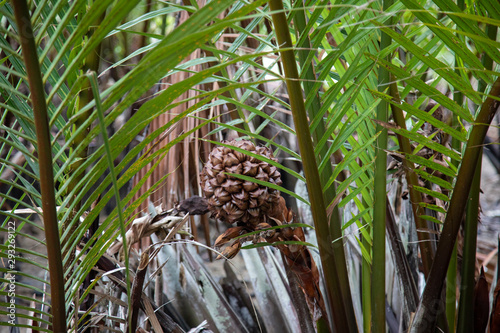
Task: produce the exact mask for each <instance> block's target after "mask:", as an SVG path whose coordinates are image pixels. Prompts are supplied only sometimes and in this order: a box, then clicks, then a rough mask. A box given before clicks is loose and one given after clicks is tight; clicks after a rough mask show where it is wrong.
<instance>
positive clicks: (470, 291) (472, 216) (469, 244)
mask: <svg viewBox="0 0 500 333" xmlns="http://www.w3.org/2000/svg"><path fill="white" fill-rule="evenodd" d="M481 164H482V163H481V158H479V159H478V160H477V167H476V170H477V172H476V173H475V174H474V180H473V182H472V188H471V193H470V197H469V201H468V203H467V212H466V218H465V227H464V249H463V261H462V275H461V276H462V281H461V283H460V287H461V288H460V290H461V292H460V300H459V303H458V304H459V306H458V323H457V333H467V332H473V331H474V308H473V307H474V302H473V299H474V285H475V271H476V246H477V224H478V221H479V193H480V190H479V187H480V184H481V172H480V171H481Z"/></svg>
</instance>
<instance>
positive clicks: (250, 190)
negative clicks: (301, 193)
mask: <svg viewBox="0 0 500 333" xmlns="http://www.w3.org/2000/svg"><path fill="white" fill-rule="evenodd" d="M223 143H224V144H226V145H229V146H233V147H237V148H240V149H242V150H246V151H248V152H252V153H254V154H257V155H260V156H263V157H266V158H268V159H270V160H273V161H277V159H276V158H274V157H273V154H272V151H271V150H270V149H269V148H266V147H256V146H255V145H254V144H253V143H252V142H250V141H246V140H240V141H236V140H233V141H225V142H223ZM228 173H232V174H239V175H245V176H248V177H252V178H255V179H257V180H261V181H266V182H270V183H272V184H276V185H281V183H282V182H281V178H280V176H281V175H280V173H279V171H278V169H277V168H276V167H275V166H273V165H271V164H269V163H268V162H265V161H261V160H259V159H257V158H255V157H254V156H249V155H247V154H245V153H243V152H241V151H237V150H235V149H232V148H229V147H216V148H214V149H213V150H212V152H211V153H210V155H209V158H208V161H207V163H206V164H205V166H204V167H203V170H202V171H201V188H202V190H203V192H204V194H205V197H206V198H207V200H208V205H209V209H210V211H211V212H212V215H213V216H214V217H216V218H218V219H220V220H222V221H225V222H227V223H230V224H233V223H238V225H248V224H249V225H257V224H258V223H261V222H266V221H267V220H268V219H269V214H268V213H269V212H270V211H271V210H272V209H273V206H276V205H278V204H279V202H280V192H279V191H278V190H276V189H272V188H270V187H267V186H264V185H259V184H257V183H255V182H252V181H247V180H243V179H239V178H237V177H235V176H231V175H229V174H228Z"/></svg>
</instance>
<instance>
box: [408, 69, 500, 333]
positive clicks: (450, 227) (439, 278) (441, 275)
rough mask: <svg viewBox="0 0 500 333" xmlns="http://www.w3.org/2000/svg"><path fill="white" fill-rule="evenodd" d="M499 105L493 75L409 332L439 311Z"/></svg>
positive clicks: (424, 327) (420, 331)
mask: <svg viewBox="0 0 500 333" xmlns="http://www.w3.org/2000/svg"><path fill="white" fill-rule="evenodd" d="M499 106H500V78H497V80H496V81H495V83H494V84H493V87H492V89H491V91H490V93H489V95H488V98H487V99H486V100H485V101H484V103H483V105H482V106H481V109H480V111H479V113H478V115H477V117H476V120H475V123H474V125H473V127H472V130H471V132H470V137H469V139H468V141H467V146H466V149H465V153H464V156H463V158H462V160H463V161H467V162H466V163H462V164H461V166H460V170H459V172H458V176H457V180H456V183H455V187H454V190H453V194H452V196H451V200H450V205H449V209H448V213H447V214H446V219H445V221H444V226H443V230H442V232H441V237H440V240H439V243H438V247H437V250H436V256H435V258H434V262H433V264H432V268H431V272H430V274H429V278H428V279H427V284H426V286H425V289H424V292H423V295H422V297H421V302H420V305H419V307H418V309H417V312H416V314H415V318H414V320H413V325H412V327H411V328H410V332H411V333H424V332H428V329H429V326H431V327H434V326H435V323H436V317H437V314H438V313H439V311H437V310H439V304H440V302H439V299H440V296H441V292H442V288H443V282H444V281H445V278H446V271H447V269H448V265H449V262H450V258H451V255H452V252H453V247H454V246H455V241H456V238H457V235H458V230H459V229H460V223H461V221H462V217H463V213H464V211H465V206H466V203H467V200H468V198H469V192H470V189H471V186H472V180H473V178H474V177H473V176H474V173H475V171H476V167H477V160H478V159H479V158H480V156H481V147H482V144H483V142H484V138H485V137H486V132H487V131H488V128H489V125H490V123H491V121H492V120H493V117H494V116H495V114H496V111H497V109H498V107H499Z"/></svg>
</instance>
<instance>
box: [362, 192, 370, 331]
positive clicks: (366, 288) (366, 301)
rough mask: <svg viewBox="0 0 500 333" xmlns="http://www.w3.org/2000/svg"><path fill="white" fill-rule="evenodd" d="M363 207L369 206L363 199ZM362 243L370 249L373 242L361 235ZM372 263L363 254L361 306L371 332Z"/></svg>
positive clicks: (364, 321) (364, 328) (364, 326)
mask: <svg viewBox="0 0 500 333" xmlns="http://www.w3.org/2000/svg"><path fill="white" fill-rule="evenodd" d="M363 207H368V204H367V203H366V200H365V199H363ZM365 225H366V229H367V231H368V233H371V227H370V225H369V222H368V221H366V223H365ZM360 239H361V245H362V246H364V247H365V248H366V249H369V248H370V246H371V244H370V241H369V240H368V239H366V237H362V236H361V237H360ZM371 276H372V263H371V262H370V261H369V260H367V259H366V258H365V257H364V256H362V262H361V308H362V310H363V332H365V333H370V332H371V325H372V291H371Z"/></svg>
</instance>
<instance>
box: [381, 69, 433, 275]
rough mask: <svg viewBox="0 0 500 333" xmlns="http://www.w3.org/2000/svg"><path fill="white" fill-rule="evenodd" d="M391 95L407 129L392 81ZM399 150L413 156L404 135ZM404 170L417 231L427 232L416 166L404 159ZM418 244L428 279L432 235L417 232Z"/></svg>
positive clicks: (397, 115)
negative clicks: (422, 216)
mask: <svg viewBox="0 0 500 333" xmlns="http://www.w3.org/2000/svg"><path fill="white" fill-rule="evenodd" d="M392 82H393V83H391V90H390V94H391V97H392V98H393V100H394V102H396V103H395V104H391V109H392V115H393V118H394V121H395V123H396V125H398V126H399V127H401V128H402V129H406V122H405V116H404V115H403V111H402V110H401V109H400V108H399V107H397V105H396V104H398V103H399V102H400V100H401V99H400V97H399V92H398V87H397V84H396V82H395V80H394V78H393V79H392ZM397 138H398V143H399V149H400V150H401V152H402V153H403V154H404V155H410V154H412V148H411V144H410V140H409V139H408V138H406V137H404V136H402V135H399V134H397ZM403 170H404V172H405V177H406V182H407V184H408V193H409V195H410V203H411V209H412V212H413V218H414V220H415V226H416V229H417V230H425V229H427V228H428V227H427V222H426V221H425V220H424V219H422V218H421V217H420V216H421V215H424V208H422V206H420V203H421V202H422V201H423V199H422V193H421V192H419V191H417V190H416V189H415V186H418V175H417V174H416V173H415V171H414V170H415V164H414V163H413V162H410V161H409V160H407V159H406V158H405V159H403ZM417 236H418V242H419V247H420V255H421V257H422V267H423V272H424V276H425V277H426V278H427V277H428V276H429V272H430V270H431V265H432V259H433V257H434V250H433V248H432V243H431V238H430V234H429V233H427V232H417Z"/></svg>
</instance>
